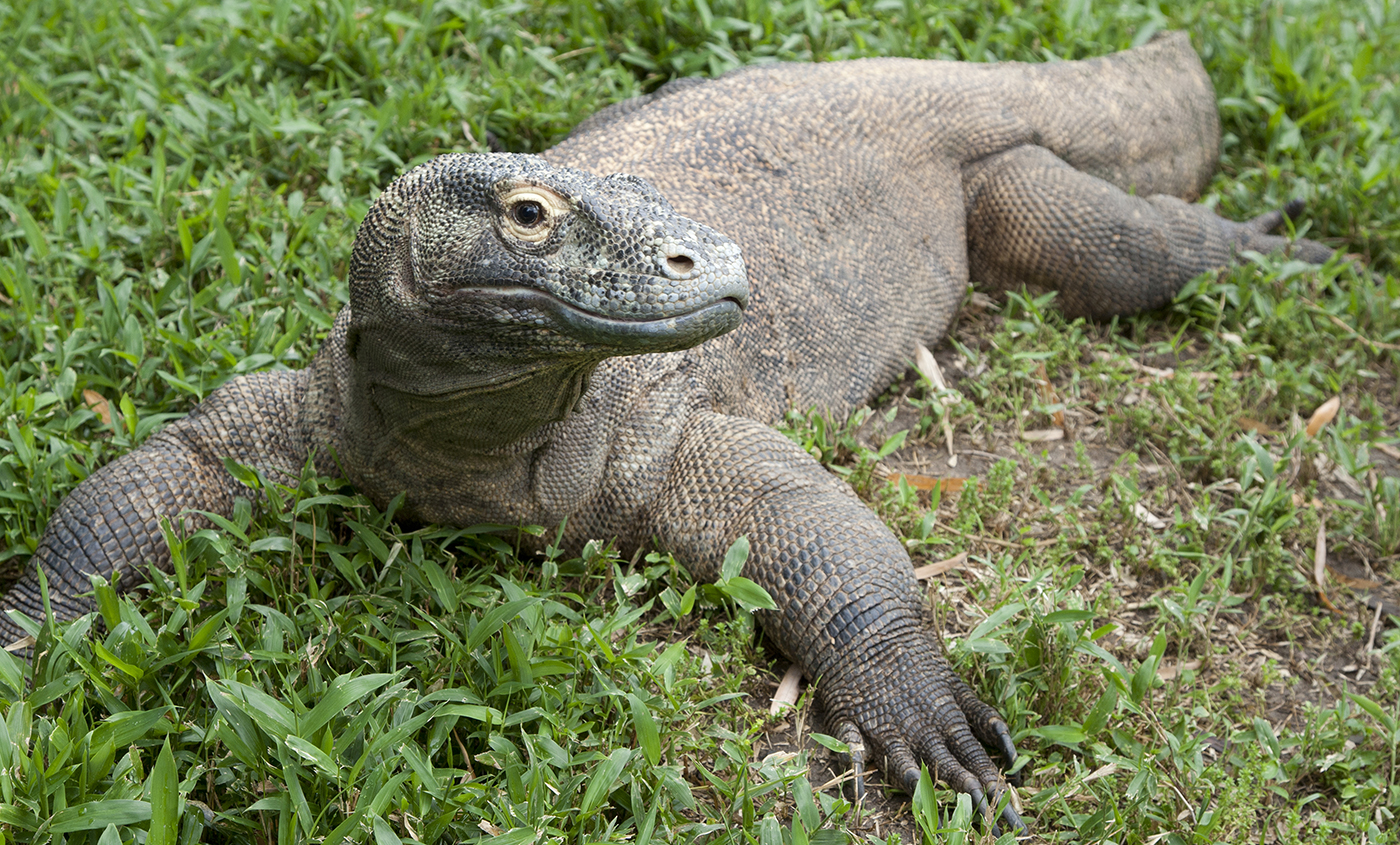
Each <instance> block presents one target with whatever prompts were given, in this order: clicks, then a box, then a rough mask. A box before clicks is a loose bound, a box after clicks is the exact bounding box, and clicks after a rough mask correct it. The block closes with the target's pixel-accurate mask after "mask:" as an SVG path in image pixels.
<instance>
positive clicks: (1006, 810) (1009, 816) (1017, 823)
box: [993, 801, 1031, 836]
mask: <svg viewBox="0 0 1400 845" xmlns="http://www.w3.org/2000/svg"><path fill="white" fill-rule="evenodd" d="M1001 818H1002V821H1004V822H1006V825H1007V827H1010V828H1011V829H1012V830H1014V831H1016V835H1017V836H1025V835H1026V834H1028V833H1030V832H1031V829H1030V828H1028V827H1026V823H1025V822H1023V821H1021V814H1020V813H1018V812H1016V808H1015V807H1013V806H1011V802H1010V801H1007V802H1006V806H1005V807H1002V808H1001ZM995 830H996V828H995V827H994V828H993V831H995Z"/></svg>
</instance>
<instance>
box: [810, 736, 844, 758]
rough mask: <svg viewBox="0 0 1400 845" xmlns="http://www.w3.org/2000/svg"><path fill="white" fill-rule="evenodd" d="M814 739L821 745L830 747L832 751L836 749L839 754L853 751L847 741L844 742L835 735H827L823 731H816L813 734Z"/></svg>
mask: <svg viewBox="0 0 1400 845" xmlns="http://www.w3.org/2000/svg"><path fill="white" fill-rule="evenodd" d="M812 739H813V740H814V741H815V742H816V743H817V744H818V745H821V746H824V747H826V748H829V749H831V750H832V751H835V752H836V753H837V754H850V753H851V746H849V745H847V744H846V743H844V742H842V741H841V740H839V739H837V738H836V737H834V736H827V735H826V734H823V733H815V732H814V733H813V734H812Z"/></svg>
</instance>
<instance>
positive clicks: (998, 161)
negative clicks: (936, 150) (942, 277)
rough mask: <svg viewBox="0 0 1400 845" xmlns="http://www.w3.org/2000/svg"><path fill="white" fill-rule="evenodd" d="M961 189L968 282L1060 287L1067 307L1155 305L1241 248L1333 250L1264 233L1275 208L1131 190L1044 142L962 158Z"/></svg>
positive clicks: (1075, 311)
mask: <svg viewBox="0 0 1400 845" xmlns="http://www.w3.org/2000/svg"><path fill="white" fill-rule="evenodd" d="M963 195H964V199H965V202H966V207H967V241H968V263H969V270H970V273H971V277H972V281H973V283H975V284H978V285H981V286H985V287H989V288H993V289H996V290H1007V289H1014V288H1016V287H1019V286H1021V285H1023V284H1031V285H1038V286H1043V287H1046V288H1051V289H1054V290H1058V291H1059V292H1060V296H1059V299H1058V302H1059V305H1060V307H1061V309H1063V310H1064V311H1065V312H1066V313H1068V314H1070V315H1071V316H1090V317H1111V316H1114V315H1119V314H1132V313H1136V312H1138V311H1143V310H1147V309H1150V308H1159V307H1161V306H1163V305H1165V304H1167V303H1168V302H1170V301H1171V299H1172V297H1173V296H1175V295H1176V292H1177V291H1179V290H1180V289H1181V287H1182V286H1183V285H1185V284H1186V283H1187V282H1188V281H1190V280H1191V279H1193V278H1195V277H1196V276H1198V275H1200V274H1201V273H1204V272H1206V271H1207V270H1213V269H1216V268H1219V267H1224V266H1226V265H1228V264H1230V263H1231V262H1232V261H1233V260H1234V258H1235V255H1236V254H1237V253H1238V252H1239V251H1240V250H1255V251H1258V252H1264V253H1269V252H1279V251H1284V250H1291V252H1292V254H1294V255H1296V256H1297V257H1299V258H1302V259H1303V260H1304V261H1310V262H1313V263H1319V264H1320V263H1322V262H1323V261H1326V260H1327V259H1328V258H1329V257H1331V255H1332V250H1330V249H1328V248H1327V247H1325V246H1323V245H1322V244H1319V243H1316V242H1315V241H1307V240H1299V241H1296V242H1290V241H1288V240H1287V239H1286V238H1281V237H1277V236H1275V235H1270V234H1268V230H1269V229H1272V228H1274V227H1276V226H1277V225H1278V224H1279V223H1280V222H1282V220H1283V216H1282V215H1281V214H1279V213H1273V214H1266V215H1263V216H1261V217H1259V218H1256V219H1255V220H1253V221H1249V222H1246V223H1236V222H1234V221H1231V220H1226V219H1225V218H1223V217H1220V216H1217V215H1216V214H1215V213H1214V212H1212V211H1211V210H1210V209H1208V208H1206V207H1204V206H1201V205H1193V204H1191V203H1186V202H1182V201H1181V200H1180V199H1177V198H1176V197H1172V196H1167V195H1164V194H1154V195H1152V196H1149V197H1136V196H1132V195H1131V194H1127V193H1124V192H1123V191H1122V190H1120V189H1118V188H1117V187H1115V186H1113V185H1111V184H1109V183H1108V182H1105V181H1104V180H1102V179H1099V178H1098V177H1095V176H1090V175H1088V174H1087V173H1083V172H1081V171H1078V170H1075V169H1074V168H1073V167H1071V166H1070V165H1069V164H1066V163H1065V162H1064V161H1063V160H1062V159H1060V158H1058V157H1057V156H1055V154H1054V153H1052V152H1050V151H1049V150H1047V149H1045V148H1043V147H1035V146H1022V147H1016V148H1015V149H1012V150H1008V151H1006V152H1004V153H1000V154H998V155H995V156H992V157H990V158H987V159H985V160H983V161H980V162H977V163H976V164H974V165H972V166H970V167H969V168H967V169H966V170H965V171H964V179H963Z"/></svg>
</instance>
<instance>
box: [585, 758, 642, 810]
mask: <svg viewBox="0 0 1400 845" xmlns="http://www.w3.org/2000/svg"><path fill="white" fill-rule="evenodd" d="M631 759H632V749H630V748H619V749H617V750H616V751H614V752H613V753H612V755H611V756H609V757H608V759H606V760H604V761H603V762H602V763H600V764H599V765H598V768H597V769H595V770H594V771H593V775H592V777H591V778H590V779H589V783H588V789H587V790H585V791H584V793H583V801H582V802H581V803H580V804H579V813H580V814H581V815H584V816H588V815H591V814H592V813H593V812H594V811H595V810H597V809H598V808H599V807H600V806H602V804H603V801H604V800H605V799H606V798H607V797H608V793H610V792H612V788H613V784H614V783H616V782H617V778H618V775H620V774H622V770H623V769H624V768H625V767H626V766H627V761H628V760H631Z"/></svg>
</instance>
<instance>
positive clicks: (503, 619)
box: [467, 598, 540, 651]
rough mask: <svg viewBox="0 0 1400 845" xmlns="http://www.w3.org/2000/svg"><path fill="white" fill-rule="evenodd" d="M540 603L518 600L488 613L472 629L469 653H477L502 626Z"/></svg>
mask: <svg viewBox="0 0 1400 845" xmlns="http://www.w3.org/2000/svg"><path fill="white" fill-rule="evenodd" d="M539 603H540V600H539V599H537V598H525V599H516V600H515V601H510V602H506V603H505V604H503V605H499V606H498V607H494V608H492V609H491V610H489V611H487V613H486V615H485V616H482V617H481V621H480V622H478V623H476V625H475V626H474V627H473V628H472V632H471V635H470V636H468V637H467V651H475V650H476V649H478V648H480V647H481V644H482V643H484V642H486V640H488V639H489V638H490V637H492V636H494V635H495V634H496V632H497V631H499V630H501V626H503V625H505V624H506V623H507V622H509V621H510V620H512V619H514V618H515V617H517V616H519V615H520V613H521V611H523V610H525V608H527V607H533V606H534V605H537V604H539Z"/></svg>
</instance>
